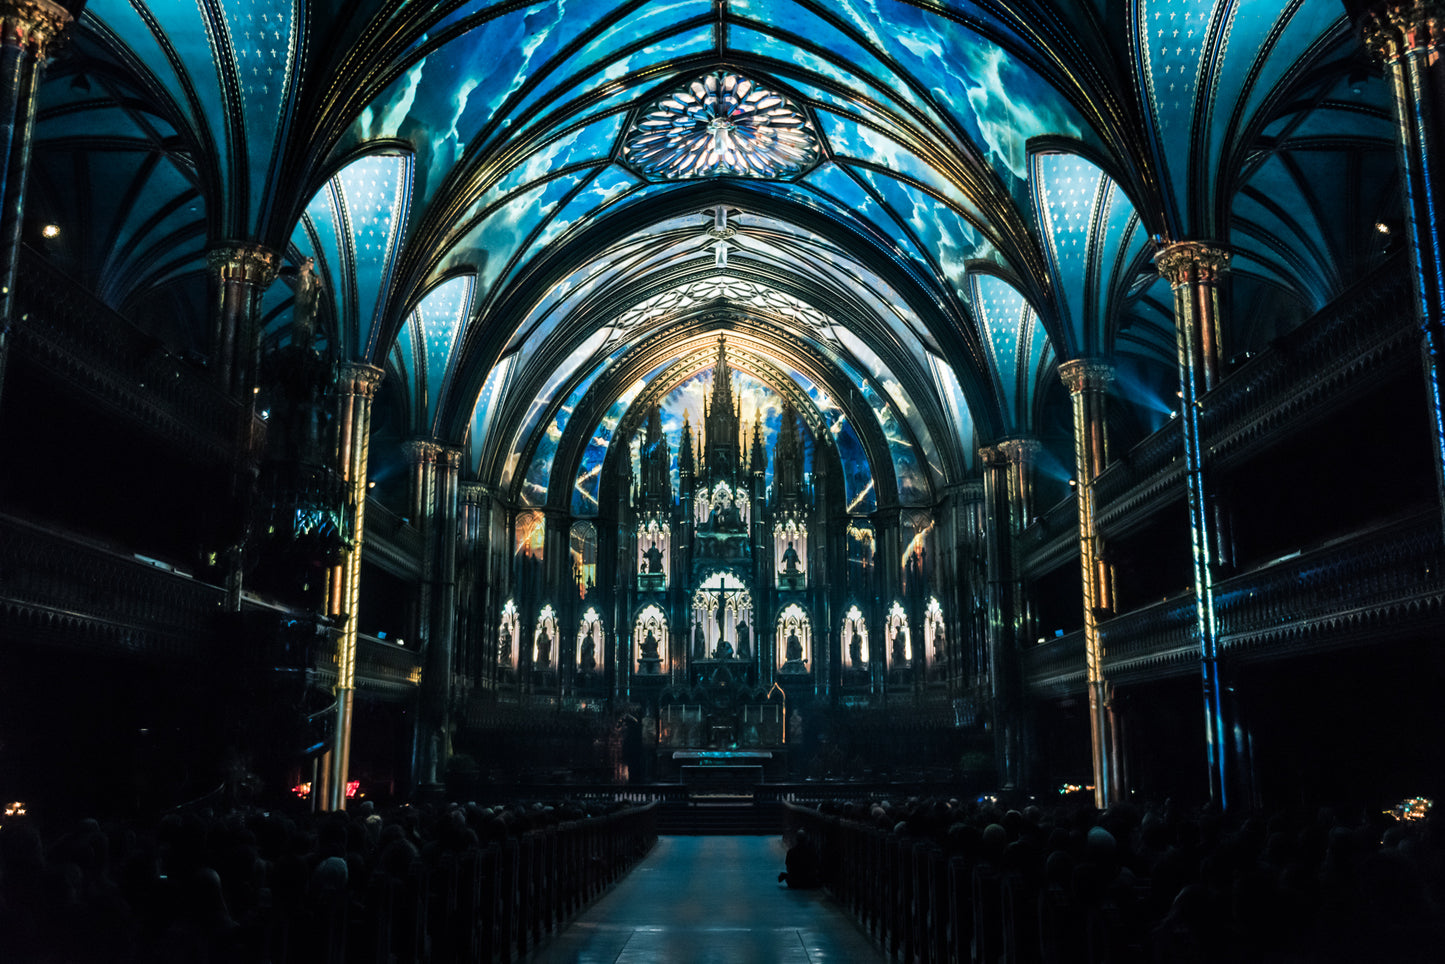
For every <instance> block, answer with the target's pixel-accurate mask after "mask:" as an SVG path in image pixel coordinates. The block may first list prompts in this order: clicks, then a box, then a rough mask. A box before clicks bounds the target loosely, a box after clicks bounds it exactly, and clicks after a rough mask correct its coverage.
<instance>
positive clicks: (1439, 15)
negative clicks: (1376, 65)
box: [1360, 0, 1445, 64]
mask: <svg viewBox="0 0 1445 964" xmlns="http://www.w3.org/2000/svg"><path fill="white" fill-rule="evenodd" d="M1442 23H1445V2H1442V0H1413V2H1409V3H1385V4H1381V5H1380V6H1378V7H1375V8H1374V9H1373V10H1370V11H1368V12H1367V13H1365V15H1364V16H1362V17H1361V18H1360V39H1361V40H1362V41H1363V42H1364V44H1365V47H1366V48H1368V49H1369V51H1370V52H1371V53H1373V54H1374V55H1375V56H1376V57H1378V58H1380V60H1382V61H1384V62H1385V63H1387V64H1388V63H1390V62H1392V61H1394V60H1396V59H1398V58H1399V57H1401V56H1402V55H1403V54H1404V53H1405V52H1406V51H1409V50H1428V49H1431V48H1433V47H1436V46H1438V45H1439V43H1440V30H1441V25H1442Z"/></svg>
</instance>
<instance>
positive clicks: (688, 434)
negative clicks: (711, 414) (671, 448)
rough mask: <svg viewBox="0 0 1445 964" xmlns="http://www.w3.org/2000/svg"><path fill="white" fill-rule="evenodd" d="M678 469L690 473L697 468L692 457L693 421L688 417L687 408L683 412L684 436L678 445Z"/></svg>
mask: <svg viewBox="0 0 1445 964" xmlns="http://www.w3.org/2000/svg"><path fill="white" fill-rule="evenodd" d="M677 469H678V471H679V472H686V473H687V474H689V475H691V474H692V473H693V472H694V471H695V470H696V463H695V462H694V461H693V457H692V422H691V421H690V420H689V419H688V414H687V409H683V412H682V438H681V440H679V441H678V447H677Z"/></svg>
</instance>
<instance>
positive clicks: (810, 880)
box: [778, 830, 823, 890]
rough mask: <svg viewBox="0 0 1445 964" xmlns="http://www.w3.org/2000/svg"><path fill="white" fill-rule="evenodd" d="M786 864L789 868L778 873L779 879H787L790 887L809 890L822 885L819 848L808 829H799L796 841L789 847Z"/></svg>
mask: <svg viewBox="0 0 1445 964" xmlns="http://www.w3.org/2000/svg"><path fill="white" fill-rule="evenodd" d="M786 866H787V868H788V869H787V870H785V871H783V872H782V873H781V874H778V880H780V881H786V882H787V884H788V887H789V888H790V889H796V890H807V889H810V888H813V887H819V886H822V883H823V878H822V868H821V866H820V864H819V861H818V850H817V848H816V847H814V846H813V841H812V838H810V837H809V836H808V831H806V830H799V831H798V836H797V840H796V842H795V843H794V844H793V846H792V847H790V848H789V849H788V856H787V858H786Z"/></svg>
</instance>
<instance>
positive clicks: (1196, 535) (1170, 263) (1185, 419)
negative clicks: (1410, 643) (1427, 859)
mask: <svg viewBox="0 0 1445 964" xmlns="http://www.w3.org/2000/svg"><path fill="white" fill-rule="evenodd" d="M1154 260H1155V262H1156V263H1157V264H1158V265H1159V274H1160V275H1162V276H1163V277H1164V278H1166V279H1167V280H1168V281H1169V284H1170V285H1171V286H1173V289H1174V332H1175V341H1176V344H1177V347H1178V361H1179V399H1180V401H1179V420H1180V422H1181V423H1182V426H1181V427H1182V429H1183V431H1184V471H1185V477H1186V479H1187V482H1188V490H1189V531H1190V548H1191V555H1192V563H1193V572H1194V606H1195V622H1196V629H1197V632H1198V634H1199V671H1200V681H1201V684H1202V686H1203V690H1204V742H1205V752H1206V754H1207V758H1208V766H1209V795H1210V798H1211V799H1212V800H1214V801H1215V802H1216V803H1218V804H1219V805H1220V807H1227V806H1228V805H1229V789H1230V786H1229V785H1230V780H1229V777H1228V771H1229V769H1230V766H1229V750H1228V742H1227V741H1228V729H1227V726H1226V724H1225V716H1224V708H1223V700H1224V693H1223V689H1222V687H1221V686H1220V681H1219V637H1218V627H1217V624H1216V620H1215V613H1214V568H1215V565H1216V564H1217V562H1218V545H1217V542H1216V539H1217V532H1216V531H1215V529H1214V527H1213V526H1212V525H1211V519H1210V508H1209V489H1208V485H1207V480H1206V478H1205V471H1204V468H1205V467H1204V452H1203V447H1202V445H1201V442H1200V438H1199V415H1200V411H1201V409H1202V407H1203V401H1202V398H1203V396H1204V394H1205V393H1206V392H1208V391H1209V390H1210V389H1212V388H1214V386H1215V384H1216V383H1217V382H1218V380H1219V360H1220V341H1219V331H1220V323H1221V311H1220V303H1219V288H1220V284H1221V283H1222V282H1223V280H1224V278H1225V277H1226V275H1227V274H1228V271H1229V252H1227V251H1225V250H1223V249H1222V248H1218V247H1214V246H1212V245H1208V244H1205V243H1203V242H1200V241H1179V242H1176V243H1174V244H1170V245H1167V246H1166V247H1164V248H1162V249H1160V251H1159V253H1158V254H1157V255H1155V257H1154Z"/></svg>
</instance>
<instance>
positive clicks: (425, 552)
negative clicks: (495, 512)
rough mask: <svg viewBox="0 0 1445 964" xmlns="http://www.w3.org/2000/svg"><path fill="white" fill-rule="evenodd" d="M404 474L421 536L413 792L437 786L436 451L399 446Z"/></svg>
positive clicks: (425, 444)
mask: <svg viewBox="0 0 1445 964" xmlns="http://www.w3.org/2000/svg"><path fill="white" fill-rule="evenodd" d="M402 451H403V452H404V453H405V454H406V469H407V518H408V519H409V520H410V521H411V525H412V528H414V529H416V530H417V533H418V534H419V535H420V536H421V546H422V549H421V567H420V568H421V579H420V581H419V582H418V583H417V587H416V596H415V598H414V602H413V607H414V613H415V621H414V623H413V627H412V630H411V632H412V636H413V639H414V640H415V642H416V645H417V648H418V650H419V652H420V654H421V663H422V684H421V694H420V698H419V701H418V706H417V714H416V724H415V726H414V727H413V729H412V744H411V772H412V779H413V780H414V781H415V784H416V786H417V787H423V786H427V787H435V786H436V785H437V765H438V757H439V756H440V754H441V751H440V748H439V747H438V746H437V741H438V740H439V739H440V737H439V735H438V733H437V723H438V719H437V713H436V707H435V696H434V693H433V689H434V687H435V684H436V681H435V679H434V678H433V674H432V656H433V646H432V638H433V632H434V630H435V628H436V621H435V599H436V580H437V551H436V532H437V519H436V513H437V506H438V499H437V490H438V480H437V475H438V473H437V462H438V459H439V456H440V455H441V451H442V447H441V445H440V444H438V443H437V442H435V441H433V440H431V439H411V440H410V441H407V442H405V443H403V445H402Z"/></svg>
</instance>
